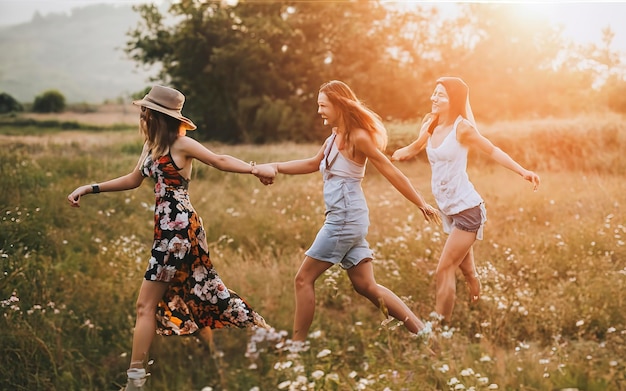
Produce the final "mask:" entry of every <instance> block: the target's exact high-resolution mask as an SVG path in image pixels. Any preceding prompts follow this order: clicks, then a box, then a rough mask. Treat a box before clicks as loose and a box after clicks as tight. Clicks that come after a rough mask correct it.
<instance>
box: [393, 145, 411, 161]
mask: <svg viewBox="0 0 626 391" xmlns="http://www.w3.org/2000/svg"><path fill="white" fill-rule="evenodd" d="M411 157H412V156H411V152H410V151H409V147H408V146H406V147H403V148H400V149H398V150H396V151H395V152H394V153H393V155H391V161H392V162H395V161H400V162H401V161H404V160H408V159H410V158H411Z"/></svg>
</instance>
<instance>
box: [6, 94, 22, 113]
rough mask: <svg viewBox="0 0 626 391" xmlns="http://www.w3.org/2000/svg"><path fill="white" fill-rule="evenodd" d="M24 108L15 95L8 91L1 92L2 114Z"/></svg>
mask: <svg viewBox="0 0 626 391" xmlns="http://www.w3.org/2000/svg"><path fill="white" fill-rule="evenodd" d="M23 110H24V108H23V107H22V105H21V104H20V102H18V101H17V100H16V99H15V98H14V97H12V96H11V95H9V94H7V93H6V92H2V93H0V114H5V113H14V112H17V111H23Z"/></svg>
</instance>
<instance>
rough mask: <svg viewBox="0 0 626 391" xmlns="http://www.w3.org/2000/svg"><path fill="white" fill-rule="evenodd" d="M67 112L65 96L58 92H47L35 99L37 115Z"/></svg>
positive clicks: (34, 109)
mask: <svg viewBox="0 0 626 391" xmlns="http://www.w3.org/2000/svg"><path fill="white" fill-rule="evenodd" d="M64 110H65V96H63V94H61V93H60V92H59V91H57V90H49V91H45V92H44V93H43V94H41V95H38V96H37V97H35V102H34V103H33V111H34V112H36V113H62V112H63V111H64Z"/></svg>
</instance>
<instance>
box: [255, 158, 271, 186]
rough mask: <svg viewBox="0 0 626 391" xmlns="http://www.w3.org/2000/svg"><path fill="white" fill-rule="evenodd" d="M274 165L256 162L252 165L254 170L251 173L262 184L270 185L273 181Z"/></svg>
mask: <svg viewBox="0 0 626 391" xmlns="http://www.w3.org/2000/svg"><path fill="white" fill-rule="evenodd" d="M276 171H277V170H276V167H275V166H274V165H273V164H270V163H265V164H257V165H256V166H254V170H253V171H252V173H253V174H254V175H255V176H256V177H257V178H259V180H260V181H261V183H262V184H264V185H266V186H267V185H271V184H272V183H274V178H275V177H276Z"/></svg>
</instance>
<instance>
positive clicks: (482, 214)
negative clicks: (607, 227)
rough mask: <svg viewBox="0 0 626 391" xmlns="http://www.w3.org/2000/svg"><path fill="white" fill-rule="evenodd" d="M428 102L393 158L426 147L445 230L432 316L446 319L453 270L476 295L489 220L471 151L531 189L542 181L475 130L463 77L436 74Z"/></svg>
mask: <svg viewBox="0 0 626 391" xmlns="http://www.w3.org/2000/svg"><path fill="white" fill-rule="evenodd" d="M430 100H431V101H432V110H431V113H429V114H427V115H426V117H425V118H424V121H423V122H422V126H421V129H420V134H419V136H418V138H417V140H415V141H414V142H413V143H411V144H410V145H408V146H406V147H404V148H400V149H398V150H397V151H395V152H394V153H393V155H392V157H391V160H398V161H402V160H408V159H410V158H412V157H414V156H416V155H417V154H418V153H420V152H421V151H422V150H423V149H424V148H426V152H427V154H428V160H429V162H430V165H431V168H432V183H431V184H432V191H433V195H434V196H435V200H436V201H437V205H438V206H439V209H440V210H441V212H442V215H443V216H442V219H443V226H444V231H445V232H446V233H448V234H449V236H448V239H447V240H446V243H445V245H444V247H443V250H442V252H441V256H440V258H439V263H438V265H437V271H436V283H437V292H436V304H435V311H436V314H434V315H435V316H436V317H438V318H439V319H440V320H444V321H449V320H450V317H451V316H452V310H453V308H454V301H455V298H456V276H455V273H456V269H457V268H460V269H461V271H462V272H463V275H464V276H465V280H466V282H467V284H468V288H469V293H470V301H472V302H475V301H477V300H478V299H479V298H480V280H479V279H478V276H477V273H476V266H475V264H474V254H473V251H472V247H473V245H474V242H475V241H476V240H477V239H482V228H483V224H484V223H485V221H486V220H487V218H486V210H485V207H484V204H483V200H482V198H481V197H480V195H479V194H478V192H477V191H476V189H474V186H473V185H472V183H471V182H470V180H469V177H468V175H467V154H468V151H469V149H475V150H478V151H480V152H483V153H485V154H486V155H488V156H489V157H491V158H492V159H493V160H495V161H496V162H497V163H499V164H500V165H502V166H503V167H505V168H508V169H509V170H511V171H514V172H516V173H518V174H519V175H520V176H521V177H522V178H524V179H526V180H527V181H529V182H531V183H532V184H533V189H534V190H537V188H538V187H539V182H540V180H539V176H538V175H537V174H535V173H534V172H532V171H529V170H527V169H525V168H524V167H522V166H521V165H520V164H519V163H517V162H516V161H515V160H513V159H512V158H511V157H510V156H509V155H508V154H506V153H505V152H503V151H502V150H501V149H500V148H498V147H496V146H495V145H493V143H491V141H489V140H488V139H487V138H485V137H484V136H483V135H481V134H480V133H479V132H478V130H477V127H476V123H475V121H474V116H473V114H472V109H471V106H470V104H469V89H468V87H467V85H466V84H465V82H463V80H461V79H460V78H457V77H442V78H439V79H438V80H437V83H436V87H435V90H434V92H433V94H432V96H431V98H430Z"/></svg>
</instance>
